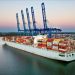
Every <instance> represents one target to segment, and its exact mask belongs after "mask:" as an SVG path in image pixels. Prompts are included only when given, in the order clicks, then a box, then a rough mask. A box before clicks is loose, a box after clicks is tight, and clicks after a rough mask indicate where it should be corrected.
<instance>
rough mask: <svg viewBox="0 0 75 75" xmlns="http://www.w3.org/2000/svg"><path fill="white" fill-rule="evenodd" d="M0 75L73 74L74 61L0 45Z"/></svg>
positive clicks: (74, 73) (74, 70)
mask: <svg viewBox="0 0 75 75" xmlns="http://www.w3.org/2000/svg"><path fill="white" fill-rule="evenodd" d="M0 75H75V61H72V62H63V61H57V60H52V59H47V58H43V57H40V56H37V55H34V54H31V53H27V52H24V51H21V50H18V49H15V48H11V47H9V46H6V45H5V46H0Z"/></svg>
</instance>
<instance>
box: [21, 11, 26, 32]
mask: <svg viewBox="0 0 75 75" xmlns="http://www.w3.org/2000/svg"><path fill="white" fill-rule="evenodd" d="M21 15H22V21H23V27H24V32H25V31H26V26H25V18H24V13H23V10H21Z"/></svg>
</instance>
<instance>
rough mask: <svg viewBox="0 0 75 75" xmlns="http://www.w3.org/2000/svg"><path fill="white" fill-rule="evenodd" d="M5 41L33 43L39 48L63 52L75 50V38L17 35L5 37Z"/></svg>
mask: <svg viewBox="0 0 75 75" xmlns="http://www.w3.org/2000/svg"><path fill="white" fill-rule="evenodd" d="M3 40H5V41H10V42H11V41H13V40H14V41H13V42H16V43H19V44H24V45H31V46H32V45H33V46H34V47H37V48H42V49H47V50H54V51H59V52H62V53H65V52H73V51H75V40H73V39H72V40H71V39H62V38H47V37H42V38H37V37H32V36H16V37H9V36H7V37H4V38H3Z"/></svg>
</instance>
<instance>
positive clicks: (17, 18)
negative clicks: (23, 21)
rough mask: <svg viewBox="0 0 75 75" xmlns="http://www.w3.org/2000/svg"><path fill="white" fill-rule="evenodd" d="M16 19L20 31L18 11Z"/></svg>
mask: <svg viewBox="0 0 75 75" xmlns="http://www.w3.org/2000/svg"><path fill="white" fill-rule="evenodd" d="M16 20H17V29H18V32H19V31H20V23H19V17H18V13H16Z"/></svg>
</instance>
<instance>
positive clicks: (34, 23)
mask: <svg viewBox="0 0 75 75" xmlns="http://www.w3.org/2000/svg"><path fill="white" fill-rule="evenodd" d="M31 14H32V21H33V27H34V30H36V22H35V15H34V9H33V7H31Z"/></svg>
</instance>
